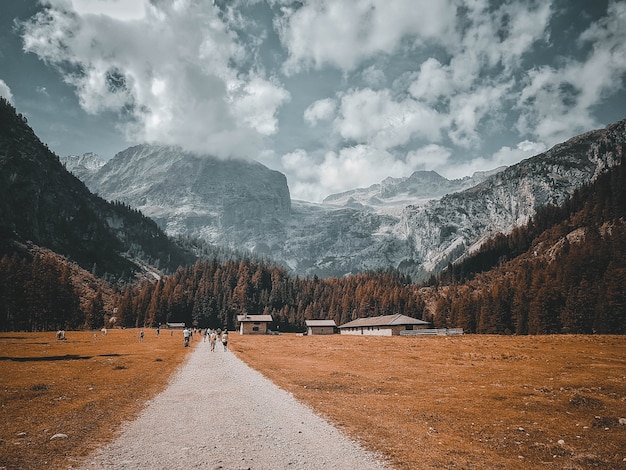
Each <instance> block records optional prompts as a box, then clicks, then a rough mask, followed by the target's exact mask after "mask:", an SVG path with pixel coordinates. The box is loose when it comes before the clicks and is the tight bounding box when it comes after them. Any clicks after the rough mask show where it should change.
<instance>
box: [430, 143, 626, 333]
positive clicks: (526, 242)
mask: <svg viewBox="0 0 626 470" xmlns="http://www.w3.org/2000/svg"><path fill="white" fill-rule="evenodd" d="M619 150H620V152H619V153H617V154H616V157H618V159H619V160H620V161H621V163H619V164H618V165H617V166H613V167H612V168H610V169H609V170H608V171H607V172H603V173H602V174H601V175H599V176H598V178H597V179H596V180H595V181H594V182H592V183H589V184H586V185H583V186H582V187H581V188H579V189H578V190H576V191H575V193H574V194H573V196H572V197H570V198H568V199H567V200H566V201H565V203H564V204H562V205H559V206H545V207H543V208H541V209H539V210H538V211H537V213H536V214H535V215H534V216H533V217H532V219H531V222H530V223H528V224H525V225H523V226H521V227H518V228H516V229H514V230H513V231H512V232H511V233H510V234H509V235H502V234H499V235H497V236H496V237H494V238H491V239H489V240H488V241H487V242H485V243H484V244H483V245H482V246H481V247H480V249H478V250H477V251H476V252H475V253H473V254H471V255H468V256H467V257H465V259H463V260H462V261H461V262H459V263H454V264H451V265H449V267H448V268H447V269H446V270H444V272H442V273H441V275H439V276H438V277H437V278H436V279H435V278H433V280H432V281H433V283H436V284H437V289H436V295H432V292H433V289H429V288H424V289H422V293H424V294H425V304H428V306H427V308H426V310H427V311H428V312H429V313H428V314H426V318H428V319H430V320H431V321H433V322H434V324H435V325H436V326H437V327H441V328H446V327H451V326H454V327H459V328H463V329H464V330H465V331H467V332H470V333H491V334H493V333H496V334H501V333H507V334H511V333H515V334H546V333H548V334H553V333H576V334H581V333H582V334H592V333H600V334H609V333H610V334H624V333H626V291H625V290H624V285H625V284H626V167H625V166H624V163H623V155H624V153H623V150H624V147H623V146H622V147H621V149H619ZM429 291H430V292H431V295H428V292H429Z"/></svg>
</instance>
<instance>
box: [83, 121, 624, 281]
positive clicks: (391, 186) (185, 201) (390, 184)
mask: <svg viewBox="0 0 626 470" xmlns="http://www.w3.org/2000/svg"><path fill="white" fill-rule="evenodd" d="M625 126H626V121H622V122H618V123H615V124H612V125H610V126H608V127H607V128H606V129H601V130H596V131H592V132H588V133H586V134H583V135H581V136H578V137H575V138H572V139H570V140H569V141H567V142H565V143H562V144H559V145H557V146H555V147H553V148H552V149H550V150H548V151H547V152H544V153H542V154H539V155H537V156H535V157H533V158H530V159H528V160H525V161H523V162H520V163H518V164H517V165H514V166H511V167H508V168H498V169H496V170H494V171H492V172H486V173H477V174H475V175H473V176H472V177H469V178H464V179H461V180H452V181H450V180H447V179H446V178H444V177H442V176H440V175H438V174H437V173H435V172H415V173H414V174H413V175H411V176H410V177H408V178H387V179H385V180H383V181H382V182H381V183H380V184H376V185H372V186H370V187H369V188H363V189H355V190H352V191H348V192H344V193H341V194H336V195H331V196H329V197H327V198H326V199H325V200H324V202H323V204H314V203H307V202H303V201H291V200H290V197H289V188H288V187H287V183H286V179H285V177H284V175H282V174H280V173H278V172H275V171H272V170H270V169H268V168H266V167H264V166H263V165H261V164H259V163H255V162H243V161H237V160H217V159H215V158H211V157H208V156H199V155H195V154H191V153H188V152H184V151H182V150H181V149H179V148H175V147H156V146H138V147H132V148H129V149H127V150H125V151H123V152H120V153H119V154H118V155H116V156H115V158H113V159H112V160H111V161H109V162H108V163H107V164H106V165H104V166H103V167H102V168H100V169H99V170H98V171H96V172H95V173H92V174H91V175H89V176H86V177H85V179H84V181H85V183H86V184H87V185H88V187H89V188H90V189H92V191H94V192H96V193H98V194H99V195H101V196H102V197H104V198H106V199H108V200H120V201H123V202H124V203H125V204H129V205H131V206H132V207H135V208H138V209H140V210H141V211H142V212H144V213H145V214H147V215H149V216H150V217H152V218H153V219H154V220H156V221H157V222H158V224H159V226H160V227H161V228H163V229H164V230H165V231H166V232H167V233H168V234H171V235H174V234H181V235H192V236H198V237H201V238H203V239H205V240H207V241H209V242H211V243H215V244H217V245H220V246H227V247H230V248H236V249H245V250H249V251H254V252H256V253H260V254H262V255H266V256H268V257H270V258H272V259H273V260H275V261H276V262H278V263H281V264H283V265H285V266H287V267H289V268H290V269H291V270H292V271H293V272H295V273H297V274H299V275H303V276H312V275H318V276H322V277H328V276H343V275H345V274H348V273H356V272H362V271H368V270H378V269H387V268H390V267H391V268H396V269H399V270H400V271H401V272H403V273H406V274H410V275H411V276H412V277H413V279H414V280H423V279H427V278H428V277H430V275H431V274H432V273H437V272H439V271H440V270H441V269H443V268H445V267H446V266H447V265H448V263H450V262H453V261H455V260H457V259H459V258H462V257H463V256H465V255H466V254H467V253H470V252H472V251H474V250H476V249H477V248H478V247H480V245H481V244H482V243H483V242H484V241H485V240H486V239H488V238H489V237H490V236H492V235H494V234H496V233H501V232H502V233H509V232H510V231H511V230H512V229H513V228H515V227H518V226H520V225H523V224H525V223H526V222H527V221H528V220H529V219H530V217H532V216H533V215H534V214H535V212H536V210H537V209H539V208H541V207H544V206H545V205H547V204H560V203H562V202H563V201H564V200H565V199H566V198H567V197H568V196H570V195H571V194H572V193H573V192H574V191H575V190H576V189H577V188H579V187H580V186H581V185H583V184H586V183H589V182H591V181H593V180H594V179H595V178H596V177H597V176H598V175H599V174H601V173H603V172H605V171H606V170H607V169H608V168H610V167H612V166H614V165H615V162H616V161H617V158H616V156H617V155H618V154H620V152H621V151H622V146H623V144H624V141H625V139H626V131H625Z"/></svg>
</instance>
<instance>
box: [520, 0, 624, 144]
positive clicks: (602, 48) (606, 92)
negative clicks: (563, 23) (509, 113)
mask: <svg viewBox="0 0 626 470" xmlns="http://www.w3.org/2000/svg"><path fill="white" fill-rule="evenodd" d="M588 44H590V45H591V49H590V52H589V54H588V55H587V56H586V57H585V58H584V60H575V59H569V60H567V61H565V62H564V65H562V66H561V67H553V66H544V67H539V68H535V69H533V70H531V71H529V73H528V75H527V79H526V85H525V87H524V88H523V90H522V92H521V93H520V95H519V98H518V101H517V105H518V107H519V109H520V110H521V111H522V115H521V116H520V118H519V119H518V122H517V128H518V130H519V131H520V132H521V133H523V134H530V135H532V136H535V137H537V138H539V139H541V140H543V141H545V142H547V143H548V144H549V145H552V144H555V143H557V142H560V141H563V140H565V139H567V138H569V137H571V136H572V135H574V134H575V133H578V132H583V131H587V130H590V129H592V128H594V127H598V126H599V123H598V122H597V121H596V119H595V117H594V107H595V106H596V105H598V104H599V103H601V102H602V101H603V100H605V99H606V97H607V96H610V95H611V94H612V93H613V92H615V91H616V89H618V88H621V86H620V85H618V86H617V87H616V84H621V83H622V82H623V80H624V78H625V77H626V4H625V3H623V2H612V3H610V4H609V7H608V13H607V16H606V17H604V18H602V19H601V20H599V21H597V22H596V23H594V24H592V25H591V26H590V27H589V29H587V30H586V31H585V32H583V34H582V35H581V36H580V45H581V46H585V45H588Z"/></svg>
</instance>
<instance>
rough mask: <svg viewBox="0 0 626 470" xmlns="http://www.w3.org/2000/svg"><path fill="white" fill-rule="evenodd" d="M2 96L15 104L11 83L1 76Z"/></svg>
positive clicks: (0, 92) (0, 88)
mask: <svg viewBox="0 0 626 470" xmlns="http://www.w3.org/2000/svg"><path fill="white" fill-rule="evenodd" d="M0 96H2V97H3V98H4V99H6V100H7V101H8V102H9V103H11V104H13V93H11V89H10V88H9V85H7V84H6V83H5V81H4V80H2V79H1V78H0Z"/></svg>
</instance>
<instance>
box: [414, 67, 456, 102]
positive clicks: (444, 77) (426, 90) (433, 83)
mask: <svg viewBox="0 0 626 470" xmlns="http://www.w3.org/2000/svg"><path fill="white" fill-rule="evenodd" d="M453 85H454V84H453V83H452V79H451V76H450V70H449V68H448V67H443V66H442V65H441V63H440V62H439V61H438V60H437V59H433V58H432V57H431V58H429V59H427V60H426V61H424V62H423V63H422V65H421V66H420V71H419V75H418V77H417V80H415V81H414V82H413V83H411V85H410V86H409V89H408V91H409V93H410V94H411V96H413V97H414V98H415V99H417V100H420V101H424V102H425V103H427V104H430V105H433V104H435V103H436V102H437V101H438V100H439V99H440V98H445V97H447V96H450V95H451V94H452V93H453V91H454V86H453Z"/></svg>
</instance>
